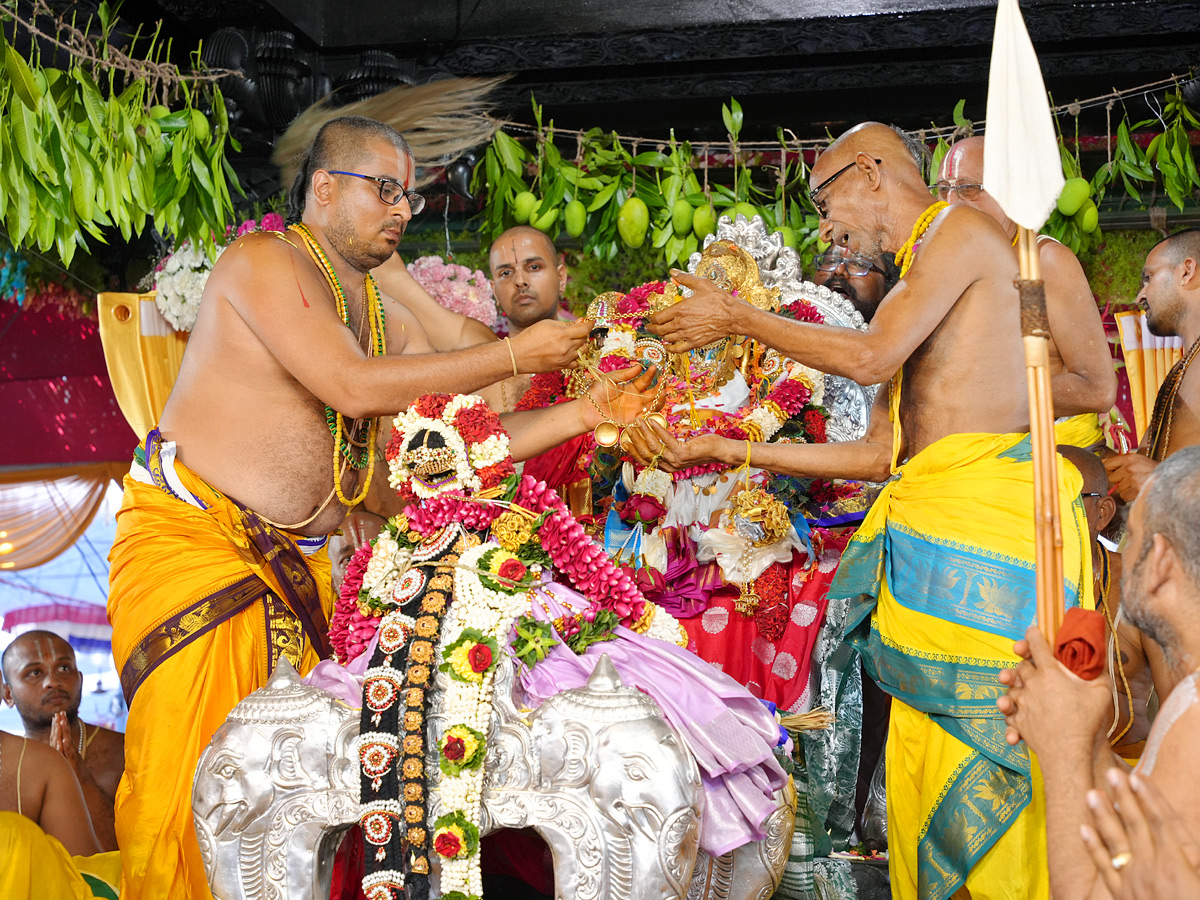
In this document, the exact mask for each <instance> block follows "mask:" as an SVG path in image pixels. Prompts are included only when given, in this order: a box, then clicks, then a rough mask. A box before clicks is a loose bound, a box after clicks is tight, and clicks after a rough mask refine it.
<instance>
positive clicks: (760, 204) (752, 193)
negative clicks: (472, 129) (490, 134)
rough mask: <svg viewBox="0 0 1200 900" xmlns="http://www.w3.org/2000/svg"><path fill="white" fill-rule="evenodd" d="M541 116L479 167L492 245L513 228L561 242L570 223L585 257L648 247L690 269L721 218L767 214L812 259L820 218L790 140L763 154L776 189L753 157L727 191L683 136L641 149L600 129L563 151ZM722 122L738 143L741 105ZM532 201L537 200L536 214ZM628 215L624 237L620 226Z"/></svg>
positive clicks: (499, 144) (503, 137)
mask: <svg viewBox="0 0 1200 900" xmlns="http://www.w3.org/2000/svg"><path fill="white" fill-rule="evenodd" d="M533 109H534V119H535V122H536V129H535V133H534V136H533V139H532V140H531V141H529V142H525V141H521V140H517V139H516V138H514V137H513V136H512V135H510V134H507V133H506V132H503V131H498V132H497V133H496V135H495V137H494V138H493V140H492V143H491V145H490V146H489V147H488V149H487V152H486V153H485V154H484V158H483V159H482V160H481V161H480V163H479V165H478V166H477V167H476V170H475V174H474V181H473V185H474V190H475V192H476V193H482V194H483V195H484V196H485V197H486V202H485V206H484V212H483V223H482V226H481V229H480V231H481V235H480V237H481V240H482V241H483V242H485V243H491V241H493V240H494V239H495V238H496V237H497V236H498V235H499V234H500V233H501V232H502V231H504V230H505V229H506V228H510V227H512V226H513V225H516V224H526V223H527V224H530V225H533V226H535V227H537V228H540V229H541V230H543V231H545V232H546V233H547V234H549V235H550V236H551V238H555V237H557V236H558V234H559V231H560V229H561V228H562V227H563V226H564V224H566V225H567V227H568V229H569V230H570V232H571V234H572V236H574V237H576V238H577V239H578V240H579V242H580V243H581V244H582V246H583V248H584V250H585V251H587V252H589V253H592V254H594V255H595V256H597V257H598V258H600V259H603V260H611V259H613V258H615V257H616V256H617V254H618V253H620V252H622V250H623V249H624V248H626V247H631V246H640V244H641V242H642V241H643V240H644V241H645V242H647V243H649V244H650V245H651V246H652V247H653V248H655V249H656V250H657V251H658V253H659V256H660V259H661V260H662V262H663V266H664V268H665V267H667V266H684V265H686V264H687V260H688V257H689V256H691V254H693V253H695V252H696V251H697V250H699V249H700V248H701V247H702V246H703V241H704V238H705V237H706V236H707V235H709V234H710V233H712V231H713V230H714V229H715V223H716V218H717V216H719V215H730V216H732V215H735V214H736V213H739V212H740V213H742V214H744V215H747V216H753V215H760V216H762V218H763V221H764V222H765V224H766V226H767V229H768V230H769V231H775V230H783V231H784V235H785V241H786V242H788V243H789V244H791V245H792V246H798V247H799V248H800V249H801V250H802V251H803V252H806V253H811V252H812V249H813V247H814V245H815V243H816V216H815V215H814V214H813V210H812V208H811V205H809V204H808V199H807V196H805V192H804V190H803V188H804V187H805V185H804V183H803V181H804V176H805V175H806V173H807V170H806V169H805V167H804V163H803V161H802V159H801V158H800V156H799V154H798V153H796V152H795V150H794V149H792V150H789V149H788V147H789V145H788V143H787V142H786V141H784V139H783V135H782V132H781V133H780V135H779V139H780V151H779V152H772V153H764V154H761V156H762V160H761V165H762V166H763V167H764V170H765V171H770V172H773V173H774V178H772V179H771V180H772V182H773V183H772V184H771V185H770V186H769V187H766V186H760V185H758V184H756V183H755V182H754V180H753V178H752V168H751V167H750V166H749V165H748V164H747V162H748V161H749V157H747V160H744V161H740V162H739V163H738V165H736V166H735V167H734V169H733V180H732V184H717V183H716V174H717V169H716V167H715V166H714V169H713V173H712V174H713V176H714V177H713V180H714V183H713V184H711V185H709V184H708V183H707V181H708V179H707V178H704V177H703V174H704V173H703V168H704V166H705V165H706V163H707V161H706V160H704V159H703V158H702V157H700V156H698V155H697V153H696V152H695V150H696V148H693V146H692V145H690V144H689V143H687V142H686V141H684V142H679V141H676V140H675V138H674V136H673V135H672V137H671V139H670V140H669V142H667V143H666V144H659V145H650V146H647V145H648V143H649V142H639V143H637V144H631V143H630V142H629V141H627V140H625V139H622V138H621V137H620V136H618V135H616V134H614V133H606V132H603V131H601V130H600V129H598V128H594V129H592V130H590V131H588V132H585V133H583V134H576V135H574V136H573V138H568V139H567V140H562V139H560V141H559V142H557V143H556V141H555V134H554V123H553V122H550V123H549V124H548V125H547V126H545V127H543V124H542V111H541V108H540V107H539V106H538V105H537V104H536V102H535V103H534V107H533ZM722 119H723V121H724V124H725V126H726V129H727V130H728V131H729V133H730V136H731V137H732V138H734V139H736V137H737V136H738V135H739V134H740V132H741V130H742V124H743V117H742V109H741V106H740V105H739V104H738V102H737V101H736V100H734V99H731V100H730V102H729V103H728V104H725V105H723V106H722ZM572 139H573V141H574V144H575V146H574V151H575V152H574V154H573V155H567V154H568V153H569V150H567V151H565V152H564V148H567V147H569V143H568V141H570V140H572ZM723 149H724V148H723V147H722V150H723ZM702 152H704V153H707V152H708V151H707V148H704V149H703V151H702ZM721 165H722V166H724V165H725V163H724V162H723V161H722V163H721ZM726 171H727V170H726ZM528 194H531V195H532V196H533V198H534V201H536V202H534V203H533V205H532V206H530V202H529V198H528V196H526V195H528ZM634 197H636V198H638V199H639V200H641V201H642V202H643V203H645V204H646V211H647V212H648V217H649V221H648V222H647V224H646V228H645V230H644V231H643V230H642V229H641V228H640V227H638V228H635V229H631V228H630V218H631V216H630V211H631V210H630V200H631V198H634ZM518 198H520V199H518ZM577 204H579V205H577ZM633 205H634V206H636V204H633ZM580 206H582V210H581V209H580ZM735 207H736V209H735ZM623 209H624V210H626V218H625V231H624V236H622V232H621V229H620V228H619V227H618V224H619V222H621V221H622V217H621V212H622V210H623ZM560 212H561V213H562V214H561V215H560ZM581 214H582V216H583V227H582V228H579V221H580V215H581ZM638 215H639V216H640V213H639V214H638ZM568 218H569V219H570V223H569V224H568V223H567V219H568ZM639 224H640V223H639ZM631 231H632V232H634V233H632V234H631ZM630 237H632V238H633V240H634V243H632V244H631V243H630V242H629V238H630Z"/></svg>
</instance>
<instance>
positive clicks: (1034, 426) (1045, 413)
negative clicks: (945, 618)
mask: <svg viewBox="0 0 1200 900" xmlns="http://www.w3.org/2000/svg"><path fill="white" fill-rule="evenodd" d="M1018 235H1019V236H1018V242H1017V253H1018V257H1019V260H1020V266H1021V276H1020V280H1019V281H1018V282H1017V288H1018V290H1019V291H1020V293H1021V340H1022V343H1023V344H1024V347H1025V372H1026V377H1027V380H1028V387H1029V441H1030V449H1031V454H1032V457H1033V489H1034V490H1033V520H1034V542H1035V543H1034V546H1035V550H1036V561H1037V575H1036V584H1037V614H1038V627H1039V628H1040V629H1041V630H1042V633H1043V634H1044V635H1045V636H1046V639H1047V640H1048V641H1050V643H1051V644H1053V643H1054V638H1055V636H1056V635H1057V633H1058V628H1059V625H1060V624H1061V623H1062V616H1063V605H1064V596H1063V558H1062V552H1063V541H1062V523H1061V522H1060V521H1059V508H1058V458H1057V449H1056V448H1055V443H1054V403H1053V400H1052V399H1051V396H1050V351H1049V344H1050V325H1049V321H1048V319H1047V317H1046V293H1045V290H1044V287H1043V284H1042V281H1041V266H1040V264H1039V261H1038V248H1037V234H1036V232H1034V231H1031V230H1030V229H1028V228H1021V229H1020V230H1019V233H1018Z"/></svg>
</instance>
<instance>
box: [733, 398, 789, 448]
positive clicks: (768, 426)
mask: <svg viewBox="0 0 1200 900" xmlns="http://www.w3.org/2000/svg"><path fill="white" fill-rule="evenodd" d="M742 421H743V422H746V423H748V424H751V425H757V426H758V427H759V428H760V429H761V430H762V435H763V438H762V439H763V440H764V441H769V440H770V439H771V438H773V437H774V436H775V434H776V433H777V432H778V431H779V429H780V428H782V427H783V423H782V422H781V421H779V417H778V416H776V415H775V414H774V413H773V412H771V411H770V410H769V409H767V407H765V406H760V407H758V408H756V409H754V410H752V411H751V412H749V413H747V414H746V415H744V416H743V417H742Z"/></svg>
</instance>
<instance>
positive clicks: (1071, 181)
mask: <svg viewBox="0 0 1200 900" xmlns="http://www.w3.org/2000/svg"><path fill="white" fill-rule="evenodd" d="M1091 193H1092V185H1091V183H1090V182H1088V180H1087V179H1086V178H1068V179H1067V183H1066V184H1064V185H1063V189H1062V192H1061V193H1059V195H1058V211H1059V212H1060V213H1062V214H1063V215H1064V216H1073V215H1075V213H1077V212H1079V208H1080V207H1081V206H1083V202H1084V201H1085V200H1087V199H1088V196H1089V195H1090V194H1091Z"/></svg>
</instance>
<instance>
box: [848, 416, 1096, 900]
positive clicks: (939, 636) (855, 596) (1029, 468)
mask: <svg viewBox="0 0 1200 900" xmlns="http://www.w3.org/2000/svg"><path fill="white" fill-rule="evenodd" d="M1057 468H1058V484H1059V502H1060V516H1061V521H1062V526H1063V571H1064V572H1065V573H1066V578H1065V596H1066V603H1067V605H1068V606H1075V605H1082V606H1084V607H1085V608H1089V609H1090V608H1091V607H1092V595H1091V585H1092V576H1091V554H1090V553H1089V552H1086V540H1087V533H1088V532H1087V521H1086V517H1085V516H1084V512H1083V504H1082V503H1081V502H1080V500H1079V490H1080V486H1081V484H1082V478H1081V476H1080V475H1079V473H1078V471H1076V470H1075V468H1074V467H1073V466H1067V465H1065V463H1064V461H1063V460H1062V459H1061V458H1059V459H1058V467H1057ZM829 596H830V598H831V599H832V598H839V597H846V598H851V599H852V607H851V611H850V615H849V619H848V625H847V638H848V640H849V641H850V643H851V644H852V645H853V646H855V647H856V648H857V649H858V650H859V651H860V652H861V653H862V656H863V664H864V666H865V667H866V670H867V672H868V673H869V674H870V675H871V677H872V678H873V679H874V680H875V681H876V682H877V683H878V684H879V685H880V687H882V688H883V689H884V690H885V691H887V692H888V693H889V694H891V695H892V696H893V698H894V700H893V703H892V709H893V713H892V724H891V729H890V731H889V734H888V747H887V766H886V772H887V797H888V813H889V815H888V843H889V869H890V871H891V881H892V892H893V895H894V896H895V897H897V898H900V900H915V898H917V897H920V898H921V900H946V898H949V897H952V896H953V894H954V892H955V891H957V890H958V889H959V888H960V887H961V886H962V885H963V884H964V883H966V884H967V886H968V888H969V889H970V890H971V893H972V896H973V897H975V898H976V900H982V898H1014V900H1015V898H1018V897H1020V898H1025V897H1034V898H1038V897H1045V896H1046V895H1047V893H1048V890H1049V888H1048V873H1047V859H1046V848H1045V840H1044V832H1045V816H1044V812H1043V811H1042V810H1041V807H1040V806H1039V803H1038V802H1035V801H1034V800H1033V795H1034V793H1035V791H1034V788H1035V786H1036V783H1037V777H1038V776H1037V775H1036V773H1035V772H1034V771H1033V763H1032V761H1031V760H1030V757H1029V754H1028V752H1027V750H1026V748H1025V747H1024V745H1018V746H1017V747H1012V746H1010V745H1009V744H1008V743H1007V741H1006V740H1005V726H1004V719H1003V717H1002V716H1001V715H1000V712H999V710H997V709H996V699H997V698H998V697H999V696H1000V694H1001V692H1002V690H1003V688H1002V686H1001V685H1000V683H999V681H998V680H997V676H998V675H999V672H1000V670H1002V669H1005V668H1009V667H1011V666H1013V665H1015V664H1016V663H1017V661H1018V660H1017V657H1016V656H1015V655H1014V654H1013V652H1012V645H1013V643H1014V642H1015V641H1016V640H1018V639H1020V638H1021V637H1023V636H1024V634H1025V630H1026V628H1027V627H1028V626H1029V625H1031V624H1034V623H1035V621H1036V617H1037V602H1036V587H1035V578H1034V520H1033V462H1032V459H1031V456H1030V444H1029V435H1027V434H956V435H950V436H949V437H945V438H943V439H941V440H940V441H937V442H936V443H934V444H932V445H930V446H929V447H927V448H925V449H924V450H922V451H921V452H920V453H918V454H917V455H916V456H914V457H913V458H912V459H911V460H909V461H908V462H907V463H906V464H905V465H904V466H902V467H900V469H899V471H898V476H897V477H896V478H895V479H893V480H892V481H890V482H889V483H888V484H887V485H886V486H885V487H884V488H883V491H882V492H881V493H880V496H879V498H878V499H877V500H876V502H875V504H874V505H873V506H872V507H871V510H870V512H869V513H868V514H867V517H866V519H865V520H864V522H863V524H862V526H861V527H860V528H859V530H858V532H857V533H856V534H855V536H854V538H853V539H852V540H851V542H850V544H849V546H847V548H846V551H845V553H844V554H843V556H842V561H841V564H840V566H839V568H838V574H837V577H836V578H835V580H834V582H833V585H832V586H831V587H830V591H829Z"/></svg>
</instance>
